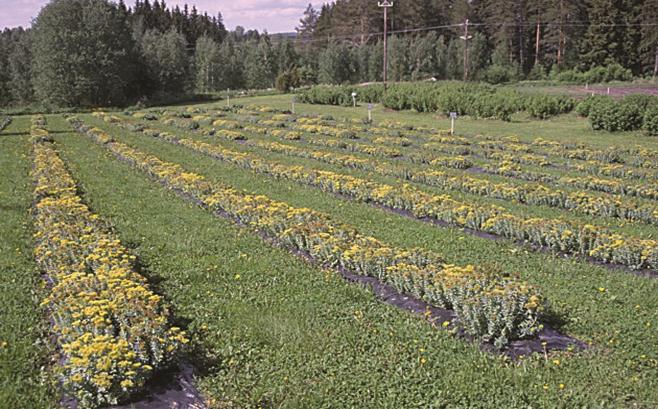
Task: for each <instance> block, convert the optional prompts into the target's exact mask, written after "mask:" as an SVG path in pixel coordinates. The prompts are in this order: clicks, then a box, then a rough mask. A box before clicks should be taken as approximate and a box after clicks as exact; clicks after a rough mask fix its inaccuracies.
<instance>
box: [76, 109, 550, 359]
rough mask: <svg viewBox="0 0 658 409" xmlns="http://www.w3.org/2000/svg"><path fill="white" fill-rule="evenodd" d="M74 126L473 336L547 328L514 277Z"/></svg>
mask: <svg viewBox="0 0 658 409" xmlns="http://www.w3.org/2000/svg"><path fill="white" fill-rule="evenodd" d="M71 123H72V125H73V126H74V127H75V128H77V129H78V131H79V132H81V133H84V134H87V135H88V136H90V137H91V138H93V139H94V140H96V141H97V142H98V143H100V144H103V146H105V147H106V148H107V149H109V150H110V151H112V152H113V153H114V154H115V155H116V156H117V157H119V158H120V159H122V160H125V161H127V162H129V163H131V164H132V165H134V166H135V167H137V168H138V169H140V170H142V171H144V172H146V173H147V174H149V175H150V176H151V177H153V178H154V179H156V180H158V181H160V182H161V183H163V184H164V185H165V186H167V187H169V188H171V189H173V190H175V191H178V192H183V193H184V194H185V195H186V196H188V197H192V198H194V199H195V200H197V201H199V202H201V203H202V204H203V205H205V206H206V207H207V208H209V209H210V210H212V211H214V212H221V213H222V214H224V215H230V217H232V218H234V219H235V220H237V221H239V222H240V223H242V224H244V225H247V226H250V227H252V228H254V229H256V230H257V231H259V232H260V233H262V234H265V235H266V236H268V237H270V238H272V239H274V240H276V241H277V242H278V243H279V244H280V245H283V246H285V247H286V248H288V249H290V250H293V251H301V252H304V253H306V254H308V255H310V256H311V257H312V258H313V259H314V260H315V261H316V262H318V263H320V264H322V265H328V266H332V267H336V268H344V269H347V270H349V271H352V272H354V273H357V274H361V275H367V276H372V277H377V278H378V279H380V280H382V281H383V282H386V283H388V284H390V285H392V286H394V287H395V288H396V289H398V290H399V291H401V292H405V293H410V294H413V295H414V296H416V297H418V298H420V299H423V300H425V301H426V302H428V303H429V304H431V305H434V306H437V307H442V308H448V309H453V310H454V311H455V314H456V318H457V324H458V325H459V326H460V327H462V328H463V329H464V330H465V331H466V332H467V333H468V334H470V335H471V336H474V337H477V338H478V339H481V340H482V341H485V342H491V343H493V344H494V345H495V346H496V347H498V348H503V347H504V346H505V345H506V344H507V342H508V341H509V340H510V339H516V338H522V337H528V336H532V335H534V334H536V333H537V331H538V330H539V329H540V328H541V324H540V322H539V319H540V315H541V311H542V310H543V308H544V307H545V301H544V300H543V298H542V296H541V295H540V294H539V293H538V291H537V289H536V288H534V287H533V286H530V285H528V284H526V283H524V282H521V281H519V280H518V279H517V278H515V277H513V276H509V275H505V274H500V273H496V272H493V271H491V270H489V269H484V268H480V267H474V266H470V265H467V266H455V265H451V264H446V263H445V262H444V261H443V260H442V259H441V258H440V257H439V256H437V255H434V254H430V253H427V252H425V251H423V250H419V249H400V248H395V247H391V246H387V245H385V244H384V243H381V242H380V241H378V240H376V239H375V238H372V237H367V236H363V235H361V234H360V233H358V232H357V231H356V230H355V229H354V228H352V227H350V226H348V225H345V224H339V223H335V222H332V221H331V220H330V219H329V218H328V217H327V216H326V215H324V214H321V213H319V212H316V211H313V210H311V209H306V208H294V207H292V206H290V205H288V204H286V203H284V202H278V201H274V200H271V199H269V198H268V197H266V196H262V195H251V194H246V193H243V192H239V191H237V190H235V189H233V188H231V187H229V186H225V185H222V184H219V183H217V182H211V181H208V180H206V179H205V178H204V177H203V176H201V175H198V174H195V173H191V172H187V171H185V170H184V169H183V168H182V167H181V166H180V165H177V164H173V163H168V162H164V161H162V160H160V159H158V158H157V157H155V156H152V155H148V154H145V153H143V152H140V151H138V150H136V149H134V148H132V147H129V146H127V145H125V144H123V143H120V142H116V141H113V140H112V139H111V137H109V135H107V134H106V133H105V132H103V131H101V130H98V129H93V128H91V129H90V128H88V127H86V126H84V125H83V124H82V123H81V122H79V121H77V120H75V119H71ZM189 142H190V143H193V141H189ZM235 155H240V154H238V153H235Z"/></svg>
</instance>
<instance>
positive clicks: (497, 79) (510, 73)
mask: <svg viewBox="0 0 658 409" xmlns="http://www.w3.org/2000/svg"><path fill="white" fill-rule="evenodd" d="M515 75H516V73H515V72H514V68H511V67H504V66H502V65H495V64H494V65H491V66H489V67H488V68H487V69H486V70H484V72H483V73H482V80H483V81H485V82H488V83H489V84H502V83H504V82H509V81H511V80H512V79H513V78H514V77H515Z"/></svg>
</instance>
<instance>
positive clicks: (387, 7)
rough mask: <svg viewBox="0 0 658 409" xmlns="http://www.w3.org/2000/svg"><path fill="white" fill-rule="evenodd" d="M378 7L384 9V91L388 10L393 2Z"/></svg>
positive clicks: (386, 63) (381, 3) (386, 71)
mask: <svg viewBox="0 0 658 409" xmlns="http://www.w3.org/2000/svg"><path fill="white" fill-rule="evenodd" d="M377 5H378V6H379V7H382V8H383V9H384V73H383V74H384V76H383V78H382V79H383V80H384V90H386V75H387V73H388V9H389V7H393V2H389V1H388V0H384V1H383V2H380V3H377Z"/></svg>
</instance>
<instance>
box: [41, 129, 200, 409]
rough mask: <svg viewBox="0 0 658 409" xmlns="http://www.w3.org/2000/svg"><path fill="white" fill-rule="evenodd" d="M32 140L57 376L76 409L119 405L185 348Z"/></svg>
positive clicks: (162, 309)
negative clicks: (59, 356) (59, 355)
mask: <svg viewBox="0 0 658 409" xmlns="http://www.w3.org/2000/svg"><path fill="white" fill-rule="evenodd" d="M33 134H34V135H33V136H34V137H33V138H32V141H33V151H34V168H33V178H34V180H35V189H34V198H35V201H36V204H35V206H34V225H35V230H36V232H35V234H34V240H35V242H36V244H35V251H34V254H35V258H36V261H37V263H38V265H39V267H40V268H41V270H42V271H43V272H44V274H45V278H46V280H47V283H48V284H49V289H50V291H49V293H48V295H47V297H46V298H45V299H44V300H43V302H42V305H43V306H44V307H45V308H46V309H47V310H48V312H49V314H50V316H51V319H52V322H53V332H54V334H55V339H56V342H57V345H58V347H59V349H60V351H61V353H62V355H63V359H62V360H61V365H60V366H59V367H58V368H57V372H58V374H59V376H60V378H61V381H62V385H63V387H64V388H65V390H66V391H68V393H70V394H71V396H73V397H75V398H76V400H77V403H78V406H79V407H82V408H88V407H98V406H102V405H111V404H117V403H118V402H120V401H122V400H124V399H126V398H127V397H129V396H130V394H132V393H134V392H136V391H139V390H140V389H141V388H142V387H143V386H144V384H145V382H146V381H147V380H148V379H149V378H150V377H151V376H152V375H153V373H154V371H156V370H158V369H159V368H162V367H164V366H166V365H167V364H168V363H170V362H171V361H172V359H173V358H174V357H175V355H176V353H177V351H179V350H180V348H181V347H182V345H183V344H185V343H187V342H188V340H187V339H186V337H185V334H184V333H183V332H182V331H181V330H180V329H179V328H176V327H173V326H171V325H170V324H169V311H168V310H167V307H166V306H165V304H164V302H163V300H162V297H160V296H158V295H157V294H155V293H153V292H152V291H151V290H150V289H149V288H148V284H147V282H146V280H145V279H144V277H142V276H140V275H139V274H138V273H136V272H135V269H134V268H133V265H132V260H133V259H134V256H132V255H130V253H129V252H128V251H127V250H126V249H125V248H124V247H123V246H122V245H121V243H120V241H119V240H118V239H117V238H116V237H115V236H114V235H113V234H112V233H110V232H109V230H108V229H107V228H106V226H105V225H104V224H103V222H102V221H101V220H100V218H99V217H98V216H97V215H95V214H93V213H91V212H90V210H89V209H88V208H87V206H86V205H85V204H84V203H82V200H81V199H80V197H78V196H77V194H76V185H75V182H74V180H73V179H72V178H71V175H70V174H69V173H68V172H67V170H66V168H65V165H64V162H63V161H62V160H61V159H60V157H59V156H58V154H57V151H56V150H55V148H54V146H53V144H52V143H51V142H47V141H45V140H44V138H43V136H42V133H36V132H33Z"/></svg>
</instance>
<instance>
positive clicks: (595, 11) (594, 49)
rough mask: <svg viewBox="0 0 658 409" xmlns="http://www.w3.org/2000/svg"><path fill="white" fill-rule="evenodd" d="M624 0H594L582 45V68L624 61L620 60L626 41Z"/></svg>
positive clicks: (589, 11) (591, 4)
mask: <svg viewBox="0 0 658 409" xmlns="http://www.w3.org/2000/svg"><path fill="white" fill-rule="evenodd" d="M621 10H622V0H592V1H591V3H590V7H589V10H588V16H589V26H588V27H587V31H586V32H585V37H584V39H583V43H582V45H581V56H580V60H581V68H583V69H590V68H593V67H596V66H602V65H609V64H614V63H623V62H624V61H623V60H619V58H618V57H619V56H620V55H621V54H622V53H621V49H622V44H623V41H624V34H623V29H622V28H621V27H620V26H618V25H617V24H621V23H623V19H622V13H621Z"/></svg>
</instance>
